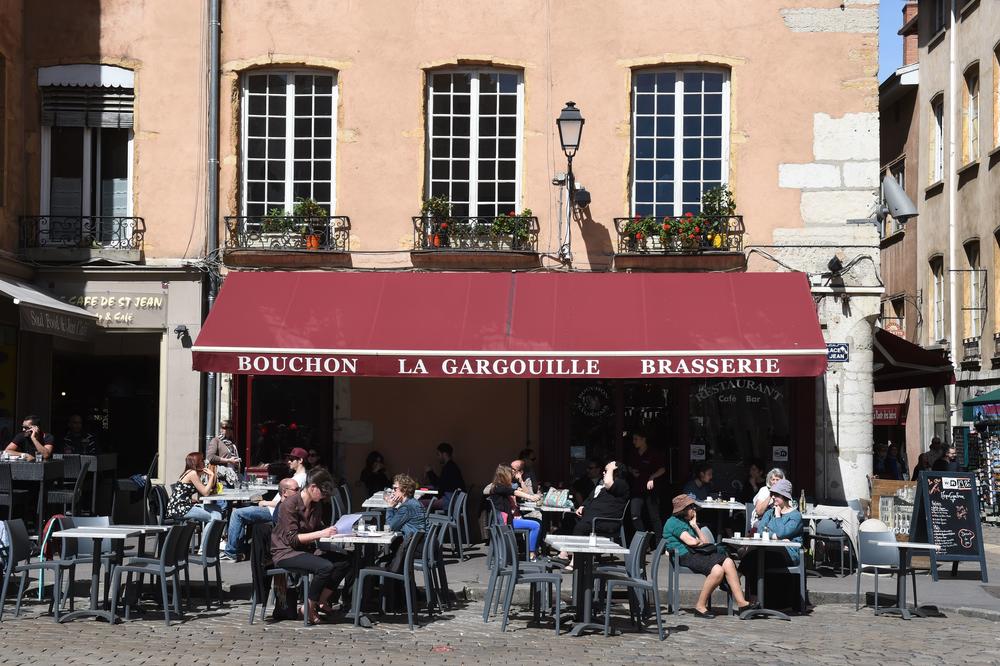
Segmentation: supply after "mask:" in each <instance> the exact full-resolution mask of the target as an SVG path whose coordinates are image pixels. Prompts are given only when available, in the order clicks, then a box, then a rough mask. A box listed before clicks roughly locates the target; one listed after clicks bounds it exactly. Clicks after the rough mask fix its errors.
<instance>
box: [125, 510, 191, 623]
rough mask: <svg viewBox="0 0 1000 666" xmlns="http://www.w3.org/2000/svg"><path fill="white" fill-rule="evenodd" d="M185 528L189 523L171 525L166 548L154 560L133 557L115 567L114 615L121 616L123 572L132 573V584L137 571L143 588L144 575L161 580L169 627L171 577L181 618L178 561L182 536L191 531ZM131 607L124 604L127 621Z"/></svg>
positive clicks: (161, 598)
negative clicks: (169, 585) (169, 587)
mask: <svg viewBox="0 0 1000 666" xmlns="http://www.w3.org/2000/svg"><path fill="white" fill-rule="evenodd" d="M186 528H187V526H186V525H174V526H172V527H171V528H170V531H169V532H167V536H166V539H165V540H164V542H163V547H162V548H161V549H160V556H159V557H158V558H156V559H155V560H154V559H147V558H132V559H130V560H129V561H128V562H126V563H125V564H119V565H118V566H116V567H115V568H114V571H113V572H112V573H111V578H112V583H111V604H112V606H111V610H112V613H113V615H114V616H115V617H117V616H118V601H119V599H118V592H119V589H120V588H121V582H122V576H123V575H124V574H128V576H129V581H128V584H129V585H131V584H132V574H138V575H139V576H140V582H139V586H140V587H141V586H142V582H141V581H142V576H145V575H147V574H148V575H150V576H155V577H158V578H159V579H160V600H161V601H162V603H163V621H164V623H166V625H167V626H168V627H169V626H170V599H169V595H168V594H167V580H168V579H169V580H170V583H171V585H172V587H173V595H174V596H173V605H174V612H175V613H176V614H177V616H178V617H180V616H181V609H180V596H181V595H180V582H179V578H180V572H181V568H180V566H178V563H177V555H178V551H179V550H180V546H181V545H182V543H183V541H182V540H183V538H184V537H185V536H187V537H188V539H190V535H191V532H189V531H188V530H187V529H186ZM139 596H140V595H139V594H136V595H135V598H136V599H138V598H139ZM130 608H131V607H130V606H129V605H128V604H126V605H125V619H126V620H127V619H129V611H130Z"/></svg>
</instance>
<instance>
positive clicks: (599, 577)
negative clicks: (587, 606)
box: [594, 531, 650, 615]
mask: <svg viewBox="0 0 1000 666" xmlns="http://www.w3.org/2000/svg"><path fill="white" fill-rule="evenodd" d="M649 535H650V533H649V532H643V531H639V532H636V533H635V534H633V535H632V540H631V541H630V542H629V545H628V555H626V556H625V561H624V562H623V563H621V564H602V565H600V566H597V567H594V578H595V580H596V582H597V584H598V599H603V598H604V594H605V585H604V584H605V582H606V581H607V579H608V578H610V577H613V576H618V577H621V576H626V577H632V578H636V577H642V576H645V575H646V552H647V551H648V549H649ZM598 603H600V602H598ZM644 605H645V603H644V599H643V598H642V597H638V596H637V595H633V596H631V597H629V606H630V607H637V608H638V612H639V614H640V615H641V614H642V611H643V607H644Z"/></svg>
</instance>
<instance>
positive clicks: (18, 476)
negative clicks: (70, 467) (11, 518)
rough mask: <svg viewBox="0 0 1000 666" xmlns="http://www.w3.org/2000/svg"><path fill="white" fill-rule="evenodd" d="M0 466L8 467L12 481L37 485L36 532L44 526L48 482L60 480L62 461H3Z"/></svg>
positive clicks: (61, 476)
mask: <svg viewBox="0 0 1000 666" xmlns="http://www.w3.org/2000/svg"><path fill="white" fill-rule="evenodd" d="M0 465H7V466H9V467H10V478H11V479H12V480H13V481H29V482H35V483H37V484H38V531H39V532H41V530H42V526H43V525H45V507H46V500H47V499H48V492H49V491H48V486H47V482H48V481H55V480H60V481H61V480H62V478H63V468H64V466H63V461H62V460H46V461H45V462H25V461H23V460H4V461H0Z"/></svg>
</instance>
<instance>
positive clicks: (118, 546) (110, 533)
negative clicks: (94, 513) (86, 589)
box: [52, 527, 142, 624]
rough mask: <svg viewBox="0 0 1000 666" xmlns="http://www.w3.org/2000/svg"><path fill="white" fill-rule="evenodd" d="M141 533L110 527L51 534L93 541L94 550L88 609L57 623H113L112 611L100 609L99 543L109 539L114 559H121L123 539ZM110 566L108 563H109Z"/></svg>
mask: <svg viewBox="0 0 1000 666" xmlns="http://www.w3.org/2000/svg"><path fill="white" fill-rule="evenodd" d="M141 534H142V532H141V531H140V530H131V529H127V528H111V527H74V528H72V529H68V530H59V531H58V532H55V533H53V535H52V536H53V537H57V538H59V539H93V540H94V550H93V556H92V557H91V560H92V561H93V569H92V573H91V576H90V608H88V609H87V610H78V611H73V612H71V613H67V614H66V615H63V616H62V617H60V618H59V622H60V623H62V622H71V621H73V620H75V619H77V618H81V617H96V618H100V619H103V620H106V621H108V622H110V623H111V624H114V623H115V614H114V611H113V610H105V609H104V608H102V607H101V603H100V600H99V588H100V585H101V560H102V559H103V558H102V557H101V542H102V541H104V540H105V539H109V540H110V541H111V542H112V547H113V548H114V550H115V555H114V556H115V557H116V558H119V559H120V558H121V553H122V550H123V547H124V545H125V539H128V538H129V537H133V536H139V535H141ZM109 564H110V563H109Z"/></svg>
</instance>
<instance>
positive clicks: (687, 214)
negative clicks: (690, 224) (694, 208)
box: [684, 211, 694, 217]
mask: <svg viewBox="0 0 1000 666" xmlns="http://www.w3.org/2000/svg"><path fill="white" fill-rule="evenodd" d="M684 217H694V214H693V213H692V212H691V211H688V212H686V213H684Z"/></svg>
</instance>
